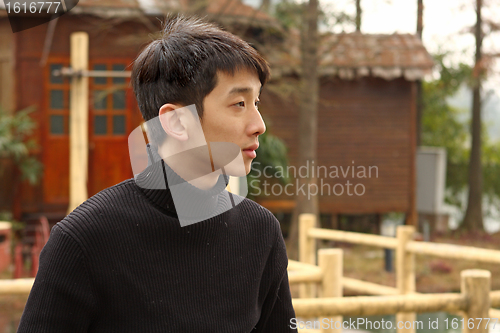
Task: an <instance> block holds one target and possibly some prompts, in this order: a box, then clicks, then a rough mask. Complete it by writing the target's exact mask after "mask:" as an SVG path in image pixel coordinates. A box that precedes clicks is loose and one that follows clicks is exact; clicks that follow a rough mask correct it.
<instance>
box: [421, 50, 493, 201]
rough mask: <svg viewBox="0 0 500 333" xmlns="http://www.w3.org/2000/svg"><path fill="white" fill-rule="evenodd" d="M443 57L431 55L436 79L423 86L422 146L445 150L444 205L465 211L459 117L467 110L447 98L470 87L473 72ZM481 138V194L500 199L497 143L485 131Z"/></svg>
mask: <svg viewBox="0 0 500 333" xmlns="http://www.w3.org/2000/svg"><path fill="white" fill-rule="evenodd" d="M445 57H446V54H440V55H437V56H435V60H436V62H437V64H438V66H439V71H440V77H439V79H436V80H433V81H428V82H424V83H423V105H424V108H423V116H422V145H424V146H438V147H444V148H446V151H447V174H446V188H447V190H448V191H447V196H446V202H448V203H449V204H452V205H455V206H458V207H461V208H462V209H465V207H462V198H461V194H462V193H463V191H464V190H465V189H467V187H468V164H469V155H470V148H469V145H470V144H469V142H470V132H469V126H470V125H469V123H468V122H464V121H461V120H460V118H462V119H463V118H465V117H461V115H462V114H463V113H466V112H470V111H469V110H459V109H457V108H454V107H452V106H450V105H449V104H448V103H447V99H448V98H449V97H451V96H453V95H454V94H456V93H457V91H458V90H459V88H460V87H461V86H462V85H464V84H466V85H468V86H470V85H471V83H472V81H471V80H472V79H471V78H472V70H473V69H472V68H471V67H470V66H468V65H466V64H458V65H457V66H446V65H445V64H444V59H445ZM482 136H483V150H482V152H483V156H482V157H483V177H484V178H483V179H484V194H485V195H486V196H489V197H495V196H496V197H497V198H500V178H499V177H498V175H499V174H500V143H496V144H493V143H491V142H490V140H489V138H488V136H487V131H486V130H483V131H482Z"/></svg>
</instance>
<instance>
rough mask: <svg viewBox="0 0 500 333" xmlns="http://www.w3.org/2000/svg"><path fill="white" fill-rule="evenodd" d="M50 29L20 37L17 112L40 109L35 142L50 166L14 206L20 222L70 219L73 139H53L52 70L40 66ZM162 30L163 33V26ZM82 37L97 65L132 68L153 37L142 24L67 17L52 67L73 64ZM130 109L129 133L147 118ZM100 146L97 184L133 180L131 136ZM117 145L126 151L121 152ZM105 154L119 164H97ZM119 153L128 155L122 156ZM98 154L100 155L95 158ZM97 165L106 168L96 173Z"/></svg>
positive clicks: (92, 160)
mask: <svg viewBox="0 0 500 333" xmlns="http://www.w3.org/2000/svg"><path fill="white" fill-rule="evenodd" d="M154 21H156V20H153V21H152V22H153V23H155V24H156V22H154ZM157 23H159V22H157ZM153 26H154V24H153ZM47 28H48V25H47V24H43V25H40V26H37V27H34V28H31V29H28V30H24V31H21V32H18V33H16V34H15V35H14V38H15V45H16V48H15V49H16V53H15V57H16V60H17V62H16V67H15V70H16V75H17V77H18V80H17V84H16V89H15V91H16V104H17V109H18V110H19V109H22V108H24V107H27V106H30V105H36V106H37V111H36V112H35V113H34V114H33V119H34V120H36V122H37V123H38V124H39V126H38V127H37V129H36V131H35V133H34V138H35V139H36V140H37V142H38V143H39V145H40V148H39V149H38V150H37V151H34V154H35V155H36V156H37V157H38V158H39V160H40V161H42V162H43V163H44V165H45V169H44V173H43V178H42V180H41V182H40V184H39V185H38V186H31V185H28V184H26V183H23V184H21V188H20V190H19V192H18V195H17V196H16V199H15V205H14V206H15V207H14V210H15V215H16V216H17V217H18V218H22V217H23V216H25V215H26V214H28V215H29V214H34V213H44V214H46V215H47V214H48V215H49V216H50V214H51V213H54V214H64V213H65V212H66V209H67V205H68V195H69V191H68V186H69V185H68V184H69V178H68V177H69V165H68V160H69V146H68V142H69V137H68V136H66V137H61V138H55V137H53V136H50V135H49V134H48V133H49V131H48V128H49V123H48V120H49V116H48V111H47V108H48V103H49V102H48V96H47V84H48V75H49V72H50V71H49V70H48V66H47V65H46V66H41V65H40V59H41V57H42V51H43V47H44V41H45V38H46V33H47ZM157 29H159V25H158V27H157ZM77 31H85V32H87V33H88V34H89V53H90V54H89V58H90V63H91V64H92V63H93V62H95V61H98V60H99V61H104V62H106V61H111V60H116V61H122V62H123V61H126V64H127V65H130V64H131V63H132V61H133V59H134V58H135V57H136V56H137V54H138V53H139V51H140V49H141V48H142V47H143V46H144V45H145V44H146V43H147V42H148V41H149V40H150V38H148V34H150V33H152V31H151V30H150V29H148V28H146V27H145V26H144V24H142V23H139V22H131V21H118V20H102V19H98V18H96V17H91V16H72V15H64V16H62V17H60V18H59V20H58V22H57V26H56V28H55V33H54V37H53V41H52V46H51V49H50V54H49V57H48V61H49V62H50V61H57V62H68V63H69V56H70V44H69V42H70V35H71V33H73V32H77ZM130 69H131V68H130V67H129V68H127V70H130ZM130 94H131V90H129V91H127V101H130V100H131V98H132V101H135V98H133V97H132V96H130ZM127 105H131V106H130V108H129V109H128V110H127V112H128V113H129V114H130V118H128V120H127V131H131V130H132V129H133V128H135V126H137V125H139V123H140V121H141V120H142V118H141V115H140V112H139V110H138V108H137V105H136V103H135V102H134V103H128V104H127ZM127 135H128V133H127ZM91 137H92V136H91ZM96 142H98V143H97V144H92V143H91V145H90V147H91V149H94V148H95V149H94V150H93V151H90V155H89V169H90V171H91V172H92V175H94V176H99V177H100V178H98V179H97V180H99V179H101V178H102V177H105V178H106V179H108V180H109V179H112V180H113V181H114V183H117V182H119V181H122V180H125V179H127V178H130V177H132V176H133V175H132V174H131V167H130V161H129V158H128V146H127V136H122V137H121V138H112V140H108V141H105V140H104V139H103V138H98V139H97V141H96ZM117 145H119V146H120V147H122V149H119V151H117V150H116V146H117ZM102 147H104V148H102ZM106 147H107V148H106ZM103 149H108V150H112V151H113V161H111V160H109V159H108V160H109V161H108V162H110V165H106V163H98V162H101V161H96V159H98V158H100V157H102V156H108V157H109V153H106V152H105V151H103ZM119 152H121V153H122V154H118V153H119ZM93 153H95V154H94V155H95V156H94V155H93ZM96 154H97V155H96ZM103 154H104V155H103ZM118 155H120V156H121V157H120V159H119V161H117V158H116V156H118ZM96 165H99V166H100V167H99V168H98V169H96V168H95V166H96ZM97 173H99V174H97ZM103 175H104V176H103ZM117 175H118V176H117ZM117 177H118V178H117ZM89 178H90V179H89V182H91V183H92V184H95V181H94V180H95V179H93V178H92V176H90V177H89ZM115 178H116V179H115ZM101 184H102V183H101ZM110 185H112V184H110ZM110 185H108V186H110ZM101 186H103V187H102V188H100V189H103V188H105V187H107V186H105V185H104V184H102V185H101ZM100 189H99V190H100ZM89 191H90V192H89V195H93V194H95V192H96V191H97V189H96V188H94V187H91V188H90V190H89Z"/></svg>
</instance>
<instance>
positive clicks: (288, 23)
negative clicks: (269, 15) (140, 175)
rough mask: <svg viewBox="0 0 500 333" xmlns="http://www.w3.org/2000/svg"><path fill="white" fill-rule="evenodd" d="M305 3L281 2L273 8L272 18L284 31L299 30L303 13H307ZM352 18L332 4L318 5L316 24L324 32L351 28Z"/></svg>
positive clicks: (291, 0)
mask: <svg viewBox="0 0 500 333" xmlns="http://www.w3.org/2000/svg"><path fill="white" fill-rule="evenodd" d="M307 5H308V2H307V1H305V2H304V1H295V0H282V1H280V2H279V3H278V4H276V6H275V8H274V17H276V18H277V19H278V21H280V23H281V24H282V26H283V27H285V29H290V28H300V26H301V24H302V19H303V18H304V13H305V12H307ZM354 21H355V19H354V17H353V16H352V15H349V14H346V12H345V11H344V10H338V8H336V7H335V6H334V4H333V3H322V4H320V8H319V14H318V24H319V26H320V27H322V28H325V29H326V30H329V31H330V30H331V29H332V28H333V27H334V26H342V27H345V26H346V25H347V26H349V25H350V26H352V25H353V24H354Z"/></svg>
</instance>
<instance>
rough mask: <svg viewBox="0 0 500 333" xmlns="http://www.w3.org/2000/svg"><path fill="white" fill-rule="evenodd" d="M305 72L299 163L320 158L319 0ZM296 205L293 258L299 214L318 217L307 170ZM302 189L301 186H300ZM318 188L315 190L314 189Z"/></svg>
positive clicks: (309, 14) (307, 37)
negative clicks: (318, 154)
mask: <svg viewBox="0 0 500 333" xmlns="http://www.w3.org/2000/svg"><path fill="white" fill-rule="evenodd" d="M301 53H302V75H301V101H300V109H299V158H298V161H297V162H298V167H300V166H310V165H311V164H312V162H313V161H315V162H316V158H317V145H318V144H317V141H318V140H317V137H318V121H317V118H318V95H319V84H318V74H317V68H318V0H309V4H308V6H307V10H306V11H305V18H304V20H303V23H302V31H301ZM298 181H299V182H298V183H299V187H298V188H297V195H296V206H295V209H294V212H293V216H292V225H291V229H290V236H289V238H288V249H289V255H290V257H291V258H297V253H298V251H297V246H298V244H297V240H298V216H299V215H300V214H302V213H311V214H315V215H316V216H317V217H318V218H317V219H316V221H317V223H318V221H319V205H318V202H319V201H318V196H316V195H314V196H312V195H309V194H310V191H309V189H311V188H314V187H315V186H317V180H316V177H312V172H310V170H309V172H308V174H307V177H305V178H302V177H299V179H298ZM301 189H302V190H301ZM313 191H315V190H313Z"/></svg>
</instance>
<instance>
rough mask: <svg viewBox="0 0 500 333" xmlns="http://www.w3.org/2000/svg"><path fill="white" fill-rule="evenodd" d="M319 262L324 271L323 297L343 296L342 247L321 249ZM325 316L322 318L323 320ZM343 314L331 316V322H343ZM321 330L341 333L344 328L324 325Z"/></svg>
mask: <svg viewBox="0 0 500 333" xmlns="http://www.w3.org/2000/svg"><path fill="white" fill-rule="evenodd" d="M318 264H319V267H320V268H321V270H322V272H323V280H322V284H321V297H342V275H343V271H344V267H343V251H342V250H341V249H320V250H319V251H318ZM322 320H323V318H321V322H323V321H322ZM341 321H342V316H334V317H330V318H329V322H330V323H332V322H341ZM321 332H330V333H341V332H342V328H341V327H338V328H335V326H334V325H322V327H321Z"/></svg>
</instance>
